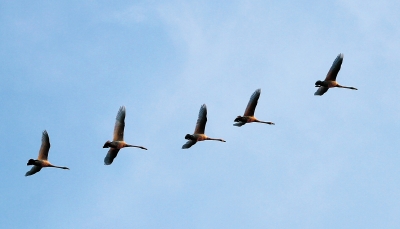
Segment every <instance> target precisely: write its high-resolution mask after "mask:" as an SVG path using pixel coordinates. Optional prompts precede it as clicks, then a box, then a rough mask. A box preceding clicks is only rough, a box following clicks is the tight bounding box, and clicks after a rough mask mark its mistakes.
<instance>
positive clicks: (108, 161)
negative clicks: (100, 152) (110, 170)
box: [104, 148, 119, 165]
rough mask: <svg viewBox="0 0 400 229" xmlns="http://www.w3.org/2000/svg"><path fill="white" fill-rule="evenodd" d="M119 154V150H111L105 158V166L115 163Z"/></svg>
mask: <svg viewBox="0 0 400 229" xmlns="http://www.w3.org/2000/svg"><path fill="white" fill-rule="evenodd" d="M118 152H119V149H114V148H110V150H109V151H108V153H107V155H106V157H105V158H104V164H105V165H111V163H112V162H113V161H114V158H116V157H117V155H118Z"/></svg>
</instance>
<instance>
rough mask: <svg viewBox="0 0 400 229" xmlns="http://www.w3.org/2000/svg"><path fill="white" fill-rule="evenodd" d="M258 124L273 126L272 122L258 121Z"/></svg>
mask: <svg viewBox="0 0 400 229" xmlns="http://www.w3.org/2000/svg"><path fill="white" fill-rule="evenodd" d="M258 122H260V123H264V124H269V125H275V123H273V122H264V121H258Z"/></svg>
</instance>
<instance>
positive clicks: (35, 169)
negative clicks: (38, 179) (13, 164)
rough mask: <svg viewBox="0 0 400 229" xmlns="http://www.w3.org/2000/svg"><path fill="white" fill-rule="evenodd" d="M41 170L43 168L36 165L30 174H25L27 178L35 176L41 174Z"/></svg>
mask: <svg viewBox="0 0 400 229" xmlns="http://www.w3.org/2000/svg"><path fill="white" fill-rule="evenodd" d="M41 169H42V167H41V166H36V165H34V166H33V167H32V168H31V170H29V171H28V172H26V173H25V176H30V175H33V174H35V173H37V172H39V171H40V170H41Z"/></svg>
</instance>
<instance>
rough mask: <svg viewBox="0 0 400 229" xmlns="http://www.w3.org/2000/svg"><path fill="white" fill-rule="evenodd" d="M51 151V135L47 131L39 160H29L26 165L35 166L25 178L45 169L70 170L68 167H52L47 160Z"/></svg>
mask: <svg viewBox="0 0 400 229" xmlns="http://www.w3.org/2000/svg"><path fill="white" fill-rule="evenodd" d="M49 150H50V138H49V135H48V134H47V131H46V130H45V131H43V133H42V145H41V146H40V150H39V156H38V159H37V160H35V159H29V161H28V163H26V165H33V167H32V169H31V170H29V171H28V172H26V174H25V176H30V175H33V174H35V173H37V172H39V171H40V170H41V169H42V168H43V167H53V168H59V169H69V168H68V167H63V166H56V165H52V164H51V163H50V162H49V161H48V160H47V157H48V155H49Z"/></svg>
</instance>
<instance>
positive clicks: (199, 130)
mask: <svg viewBox="0 0 400 229" xmlns="http://www.w3.org/2000/svg"><path fill="white" fill-rule="evenodd" d="M206 123H207V106H206V105H205V104H203V105H202V106H201V107H200V111H199V117H198V119H197V123H196V128H195V129H194V133H193V134H186V136H185V139H187V140H189V141H187V142H186V144H184V145H183V146H182V149H188V148H190V147H191V146H192V145H194V144H196V142H198V141H204V140H215V141H221V142H226V141H225V140H223V139H220V138H209V137H207V135H205V134H204V130H205V128H206Z"/></svg>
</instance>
